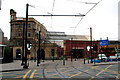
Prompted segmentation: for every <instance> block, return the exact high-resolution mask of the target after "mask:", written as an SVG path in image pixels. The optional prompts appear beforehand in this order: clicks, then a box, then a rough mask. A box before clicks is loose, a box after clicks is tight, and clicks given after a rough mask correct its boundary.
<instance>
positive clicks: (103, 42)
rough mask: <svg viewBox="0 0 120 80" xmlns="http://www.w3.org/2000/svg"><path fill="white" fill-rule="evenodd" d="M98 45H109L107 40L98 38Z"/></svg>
mask: <svg viewBox="0 0 120 80" xmlns="http://www.w3.org/2000/svg"><path fill="white" fill-rule="evenodd" d="M99 45H100V46H106V45H109V40H100V41H99Z"/></svg>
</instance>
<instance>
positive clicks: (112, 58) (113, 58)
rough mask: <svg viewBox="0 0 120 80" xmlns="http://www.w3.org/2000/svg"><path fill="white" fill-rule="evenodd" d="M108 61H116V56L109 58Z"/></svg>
mask: <svg viewBox="0 0 120 80" xmlns="http://www.w3.org/2000/svg"><path fill="white" fill-rule="evenodd" d="M109 60H110V61H112V60H113V61H117V56H109Z"/></svg>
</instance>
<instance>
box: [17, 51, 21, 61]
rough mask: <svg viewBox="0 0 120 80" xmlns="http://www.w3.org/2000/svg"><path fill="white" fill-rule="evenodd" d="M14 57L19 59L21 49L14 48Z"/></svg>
mask: <svg viewBox="0 0 120 80" xmlns="http://www.w3.org/2000/svg"><path fill="white" fill-rule="evenodd" d="M16 59H21V49H16Z"/></svg>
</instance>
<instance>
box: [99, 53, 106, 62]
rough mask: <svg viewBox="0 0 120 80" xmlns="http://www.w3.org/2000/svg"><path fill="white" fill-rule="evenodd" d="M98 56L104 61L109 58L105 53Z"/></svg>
mask: <svg viewBox="0 0 120 80" xmlns="http://www.w3.org/2000/svg"><path fill="white" fill-rule="evenodd" d="M97 58H98V60H102V61H105V60H106V59H107V57H106V55H105V54H98V56H97Z"/></svg>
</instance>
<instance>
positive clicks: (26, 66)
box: [23, 4, 29, 69]
mask: <svg viewBox="0 0 120 80" xmlns="http://www.w3.org/2000/svg"><path fill="white" fill-rule="evenodd" d="M28 6H29V4H26V32H25V64H24V66H23V68H25V69H27V68H28V64H27V26H28Z"/></svg>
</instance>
